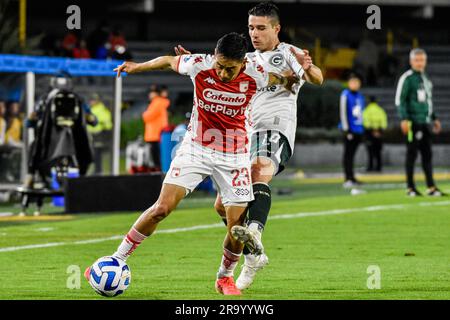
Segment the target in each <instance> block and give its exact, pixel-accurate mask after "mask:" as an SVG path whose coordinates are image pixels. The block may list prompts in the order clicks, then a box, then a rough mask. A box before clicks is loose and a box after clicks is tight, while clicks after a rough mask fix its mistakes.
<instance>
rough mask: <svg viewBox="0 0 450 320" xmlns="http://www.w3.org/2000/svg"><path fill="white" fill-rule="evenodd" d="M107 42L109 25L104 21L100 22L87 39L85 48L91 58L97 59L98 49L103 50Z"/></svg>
mask: <svg viewBox="0 0 450 320" xmlns="http://www.w3.org/2000/svg"><path fill="white" fill-rule="evenodd" d="M108 40H109V25H108V23H107V22H106V21H101V22H100V23H99V24H98V25H97V27H96V28H95V29H94V30H93V31H92V32H91V34H90V35H89V36H88V39H87V47H88V49H89V51H90V53H91V57H97V55H98V51H99V49H101V48H105V44H106V43H107V42H108ZM105 58H106V55H105Z"/></svg>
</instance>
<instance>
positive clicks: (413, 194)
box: [406, 188, 422, 197]
mask: <svg viewBox="0 0 450 320" xmlns="http://www.w3.org/2000/svg"><path fill="white" fill-rule="evenodd" d="M406 195H407V196H408V197H421V196H422V194H421V193H420V192H419V191H417V189H416V188H411V189H408V190H407V191H406Z"/></svg>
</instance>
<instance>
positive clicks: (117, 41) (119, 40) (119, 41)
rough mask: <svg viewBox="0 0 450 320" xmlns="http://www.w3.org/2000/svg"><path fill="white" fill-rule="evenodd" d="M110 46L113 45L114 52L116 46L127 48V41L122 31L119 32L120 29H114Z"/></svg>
mask: <svg viewBox="0 0 450 320" xmlns="http://www.w3.org/2000/svg"><path fill="white" fill-rule="evenodd" d="M109 44H110V45H111V49H113V50H114V48H115V47H116V46H123V47H126V46H127V41H126V40H125V36H124V35H123V33H122V31H120V30H119V27H114V29H113V31H112V32H111V35H110V36H109Z"/></svg>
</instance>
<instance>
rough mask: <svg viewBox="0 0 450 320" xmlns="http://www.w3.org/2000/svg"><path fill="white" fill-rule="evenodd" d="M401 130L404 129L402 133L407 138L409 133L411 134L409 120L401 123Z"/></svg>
mask: <svg viewBox="0 0 450 320" xmlns="http://www.w3.org/2000/svg"><path fill="white" fill-rule="evenodd" d="M400 128H401V129H402V133H403V134H404V135H405V136H406V135H408V132H409V121H408V120H403V121H402V122H400Z"/></svg>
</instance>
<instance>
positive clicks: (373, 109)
mask: <svg viewBox="0 0 450 320" xmlns="http://www.w3.org/2000/svg"><path fill="white" fill-rule="evenodd" d="M369 101H370V103H369V104H368V105H367V107H366V108H365V110H364V112H363V123H364V131H365V136H366V146H367V158H368V161H367V169H366V170H367V171H378V172H380V171H381V169H382V166H383V161H382V158H381V149H382V148H383V139H382V135H383V131H384V130H386V128H387V115H386V112H385V111H384V110H383V108H382V107H380V105H378V103H377V102H376V98H375V97H374V96H371V97H370V98H369Z"/></svg>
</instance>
